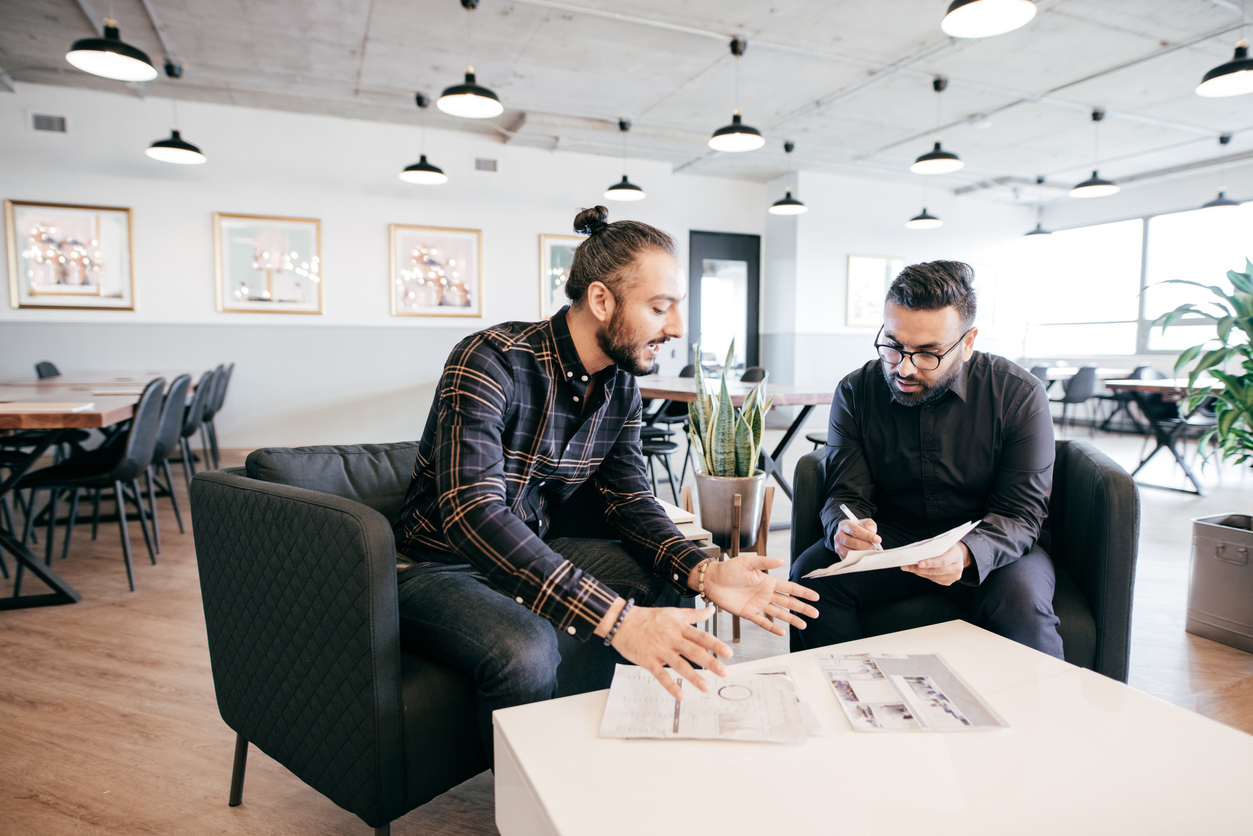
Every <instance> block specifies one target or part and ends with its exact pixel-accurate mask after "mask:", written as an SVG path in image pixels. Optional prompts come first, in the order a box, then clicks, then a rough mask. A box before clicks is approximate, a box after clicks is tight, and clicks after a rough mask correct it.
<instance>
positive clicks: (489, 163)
mask: <svg viewBox="0 0 1253 836" xmlns="http://www.w3.org/2000/svg"><path fill="white" fill-rule="evenodd" d="M474 170H475V171H495V170H496V161H495V160H489V159H487V158H486V157H475V158H474Z"/></svg>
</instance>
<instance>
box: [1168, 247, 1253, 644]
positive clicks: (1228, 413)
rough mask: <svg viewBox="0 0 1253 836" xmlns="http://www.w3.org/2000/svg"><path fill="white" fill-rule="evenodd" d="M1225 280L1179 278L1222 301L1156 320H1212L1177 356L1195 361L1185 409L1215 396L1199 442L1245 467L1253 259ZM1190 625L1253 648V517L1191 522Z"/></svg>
mask: <svg viewBox="0 0 1253 836" xmlns="http://www.w3.org/2000/svg"><path fill="white" fill-rule="evenodd" d="M1227 279H1228V280H1229V281H1230V282H1231V292H1230V293H1228V292H1227V291H1226V290H1224V289H1223V288H1221V287H1218V286H1216V285H1204V284H1201V283H1199V282H1189V281H1182V280H1174V281H1173V282H1172V283H1175V284H1191V285H1195V286H1197V287H1203V288H1205V289H1207V290H1209V291H1210V292H1211V293H1212V294H1214V296H1216V297H1217V298H1218V301H1216V302H1210V303H1207V304H1206V305H1205V306H1198V305H1192V304H1188V305H1180V306H1179V307H1178V308H1175V309H1174V310H1173V311H1171V312H1170V313H1168V314H1166V315H1164V316H1162V317H1161V318H1160V319H1159V320H1158V322H1160V323H1161V325H1162V329H1163V330H1165V329H1166V328H1167V327H1169V326H1170V325H1171V324H1172V323H1174V322H1176V321H1177V320H1178V319H1179V318H1181V317H1183V316H1187V315H1192V316H1202V317H1205V318H1206V319H1209V320H1211V321H1213V322H1214V323H1215V325H1216V327H1217V329H1218V336H1217V339H1216V340H1207V341H1206V342H1204V343H1202V344H1201V345H1194V346H1192V347H1191V348H1189V349H1187V350H1185V351H1184V352H1183V353H1182V354H1180V355H1179V359H1178V361H1176V363H1175V376H1176V377H1178V376H1179V374H1180V372H1181V371H1183V370H1184V369H1185V368H1187V367H1188V366H1189V365H1190V366H1191V368H1188V386H1187V394H1186V396H1185V407H1184V410H1183V412H1184V413H1185V414H1191V413H1192V411H1193V410H1195V409H1196V408H1197V407H1198V406H1200V405H1201V403H1202V402H1203V401H1205V399H1206V398H1213V408H1214V421H1215V423H1214V426H1213V427H1212V428H1211V429H1209V430H1207V431H1206V432H1205V433H1204V434H1203V435H1202V436H1201V438H1200V439H1199V440H1198V441H1197V446H1198V449H1200V450H1205V448H1206V446H1207V445H1212V451H1211V452H1210V453H1209V454H1208V455H1207V456H1206V458H1209V457H1210V456H1215V457H1218V458H1219V459H1221V460H1223V461H1232V462H1235V463H1236V464H1244V463H1246V462H1249V461H1250V460H1253V261H1249V260H1248V259H1245V272H1243V273H1238V272H1236V271H1235V270H1231V271H1228V273H1227ZM1237 367H1238V368H1237ZM1206 372H1207V373H1208V374H1209V376H1210V378H1212V379H1213V380H1215V381H1218V382H1219V383H1221V384H1222V390H1221V391H1219V392H1213V391H1211V388H1212V384H1211V382H1210V381H1203V382H1202V383H1201V384H1200V385H1198V384H1197V380H1198V378H1199V377H1200V375H1201V374H1202V373H1206ZM1187 630H1188V632H1189V633H1195V634H1196V635H1199V636H1204V637H1205V638H1208V639H1213V640H1214V641H1218V642H1222V643H1223V644H1228V645H1231V646H1232V647H1238V648H1240V649H1241V650H1247V651H1250V652H1253V516H1250V515H1249V514H1219V515H1217V516H1212V517H1199V518H1197V519H1195V520H1193V521H1192V582H1191V584H1190V586H1189V591H1188V617H1187Z"/></svg>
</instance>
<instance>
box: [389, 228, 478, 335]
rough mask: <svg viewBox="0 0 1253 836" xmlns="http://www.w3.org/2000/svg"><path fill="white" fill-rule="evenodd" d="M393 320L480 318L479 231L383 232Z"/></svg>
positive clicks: (434, 229)
mask: <svg viewBox="0 0 1253 836" xmlns="http://www.w3.org/2000/svg"><path fill="white" fill-rule="evenodd" d="M387 244H388V246H387V249H388V273H387V295H388V299H389V300H390V309H391V314H392V316H450V317H476V318H477V317H482V316H483V232H482V230H478V229H458V228H455V227H442V226H416V225H412V224H390V225H388V227H387Z"/></svg>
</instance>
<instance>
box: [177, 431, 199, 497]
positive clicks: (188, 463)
mask: <svg viewBox="0 0 1253 836" xmlns="http://www.w3.org/2000/svg"><path fill="white" fill-rule="evenodd" d="M178 446H179V447H180V448H181V449H182V451H183V480H184V481H185V482H187V494H188V495H189V496H190V495H191V477H193V476H195V475H196V461H195V458H194V457H193V456H192V454H191V442H189V441H188V440H187V436H183V437H182V438H180V439H179V440H178Z"/></svg>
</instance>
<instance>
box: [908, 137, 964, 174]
mask: <svg viewBox="0 0 1253 836" xmlns="http://www.w3.org/2000/svg"><path fill="white" fill-rule="evenodd" d="M964 165H965V163H964V162H962V161H961V158H960V157H958V156H957V155H956V154H954V153H952V152H950V151H945V150H944V149H943V148H941V147H940V143H939V142H936V143H935V148H934V149H932V150H931V151H928V152H927V153H925V154H923V155H922V156H921V157H919V158H918V159H916V160H914V164H913V165H911V166H910V167H909V170H910V171H912V172H913V173H914V174H952V173H953V172H954V171H958V170H959V169H961V168H962V166H964Z"/></svg>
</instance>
